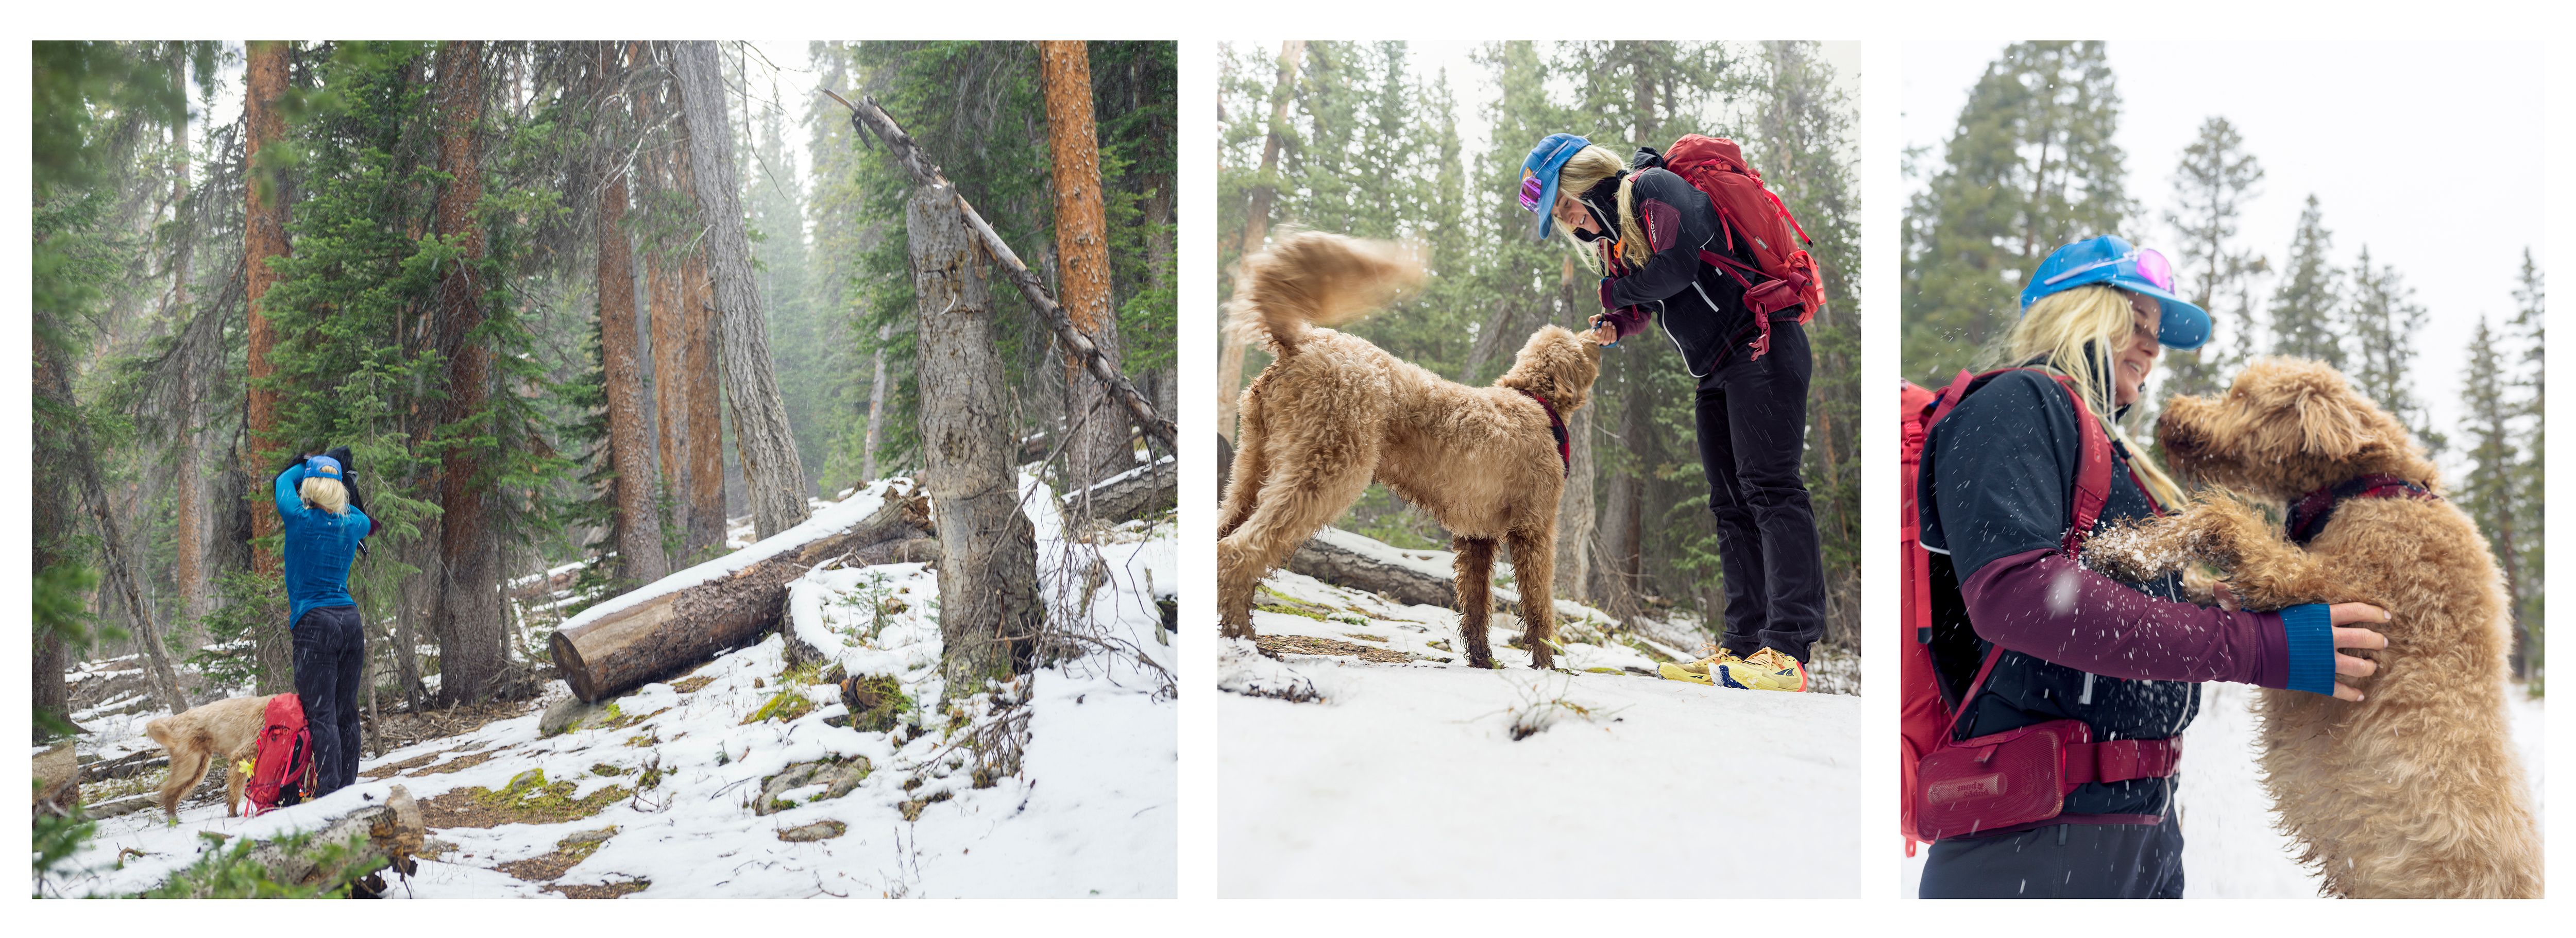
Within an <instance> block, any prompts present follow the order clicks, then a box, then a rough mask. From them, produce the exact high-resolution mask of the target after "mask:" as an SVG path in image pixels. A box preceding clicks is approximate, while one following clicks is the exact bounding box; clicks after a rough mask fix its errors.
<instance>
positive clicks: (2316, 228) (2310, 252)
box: [2271, 194, 2344, 368]
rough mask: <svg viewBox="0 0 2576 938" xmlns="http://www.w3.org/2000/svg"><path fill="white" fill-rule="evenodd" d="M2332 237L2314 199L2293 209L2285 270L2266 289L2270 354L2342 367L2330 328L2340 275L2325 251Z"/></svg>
mask: <svg viewBox="0 0 2576 938" xmlns="http://www.w3.org/2000/svg"><path fill="white" fill-rule="evenodd" d="M2333 248H2334V235H2333V233H2331V232H2328V231H2327V230H2326V227H2325V221H2324V216H2323V213H2322V212H2321V211H2320V210H2319V208H2318V206H2317V197H2316V196H2315V195H2314V194H2310V195H2309V196H2308V204H2307V207H2306V208H2305V209H2302V210H2300V212H2299V228H2298V231H2297V232H2296V233H2295V234H2292V235H2291V236H2290V253H2289V262H2288V263H2289V270H2288V271H2287V272H2286V274H2285V275H2284V276H2283V277H2282V278H2281V283H2280V286H2278V287H2276V288H2274V289H2273V291H2272V307H2271V319H2272V354H2274V355H2289V356H2294V357H2297V358H2305V359H2311V360H2314V361H2320V362H2324V363H2326V364H2328V365H2332V366H2334V367H2336V368H2341V367H2343V363H2344V355H2343V342H2342V340H2341V338H2340V333H2339V331H2338V330H2337V329H2336V321H2337V320H2338V319H2339V318H2341V317H2340V313H2339V309H2340V304H2341V302H2342V296H2341V293H2342V284H2341V282H2340V281H2341V279H2342V273H2341V272H2340V271H2337V270H2335V268H2334V265H2333V262H2332V261H2330V260H2328V259H2327V257H2326V254H2327V252H2328V251H2331V250H2333Z"/></svg>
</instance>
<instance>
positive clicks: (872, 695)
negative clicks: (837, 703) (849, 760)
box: [841, 674, 914, 733]
mask: <svg viewBox="0 0 2576 938" xmlns="http://www.w3.org/2000/svg"><path fill="white" fill-rule="evenodd" d="M841 698H842V702H843V703H846V704H848V705H849V707H850V728H851V729H854V730H858V731H859V732H862V733H883V732H887V731H889V730H892V729H894V728H895V726H896V725H897V724H900V723H902V722H903V715H904V714H906V713H910V712H912V709H913V706H914V705H913V701H912V698H910V697H907V696H904V693H903V682H902V681H900V680H897V679H896V678H895V676H894V675H891V674H875V675H866V676H862V677H859V678H856V679H853V680H851V681H849V682H847V683H844V684H842V685H841Z"/></svg>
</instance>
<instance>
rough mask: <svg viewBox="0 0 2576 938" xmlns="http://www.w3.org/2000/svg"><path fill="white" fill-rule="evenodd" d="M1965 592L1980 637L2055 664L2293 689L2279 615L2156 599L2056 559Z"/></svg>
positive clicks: (2000, 562) (2039, 555) (2023, 558)
mask: <svg viewBox="0 0 2576 938" xmlns="http://www.w3.org/2000/svg"><path fill="white" fill-rule="evenodd" d="M1959 592H1960V595H1961V596H1962V597H1963V598H1965V599H1966V600H1967V603H1968V621H1969V622H1971V623H1973V624H1974V625H1975V626H1976V629H1977V634H1978V635H1979V636H1980V637H1983V638H1984V639H1985V640H1987V641H1990V642H1993V643H1995V644H1997V645H2000V646H2002V647H2004V648H2007V649H2011V650H2013V651H2018V652H2021V653H2023V654H2026V655H2034V656H2037V657H2039V658H2041V659H2043V660H2046V661H2049V662H2053V663H2056V664H2062V665H2066V666H2068V667H2071V668H2078V669H2081V670H2085V671H2090V672H2092V673H2095V674H2101V675H2105V676H2109V677H2116V678H2125V679H2129V680H2153V681H2233V682H2236V683H2240V684H2255V685H2259V686H2263V687H2288V686H2289V681H2290V648H2289V641H2288V639H2287V637H2286V636H2285V634H2284V632H2283V630H2282V627H2281V615H2280V614H2279V613H2275V612H2230V611H2228V610H2225V609H2212V608H2208V607H2204V606H2195V605H2192V604H2190V603H2182V602H2174V601H2172V600H2165V599H2157V598H2154V597H2152V596H2148V595H2147V594H2145V593H2141V592H2138V591H2137V590H2133V589H2130V588H2128V587H2126V586H2122V585H2120V583H2119V582H2117V581H2115V580H2112V579H2111V578H2110V577H2106V576H2103V575H2102V574H2100V573H2096V572H2094V571H2092V570H2089V569H2086V568H2085V567H2084V566H2083V565H2082V564H2079V563H2076V562H2075V561H2073V560H2070V559H2068V558H2067V557H2066V556H2065V555H2064V554H2060V553H2058V552H2057V551H2054V550H2034V551H2029V552H2027V553H2020V554H2014V555H2012V556H2009V557H2001V558H1997V559H1995V560H1992V561H1989V562H1987V563H1986V565H1985V566H1983V567H1980V568H1978V570H1977V572H1976V574H1975V575H1973V576H1970V577H1969V578H1968V582H1966V583H1963V584H1960V587H1959Z"/></svg>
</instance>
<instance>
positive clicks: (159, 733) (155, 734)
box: [143, 717, 170, 749]
mask: <svg viewBox="0 0 2576 938" xmlns="http://www.w3.org/2000/svg"><path fill="white" fill-rule="evenodd" d="M143 735H145V736H149V737H151V738H152V741H153V742H155V743H158V744H160V746H161V748H163V749H168V748H170V718H169V717H154V718H152V722H150V723H146V724H143Z"/></svg>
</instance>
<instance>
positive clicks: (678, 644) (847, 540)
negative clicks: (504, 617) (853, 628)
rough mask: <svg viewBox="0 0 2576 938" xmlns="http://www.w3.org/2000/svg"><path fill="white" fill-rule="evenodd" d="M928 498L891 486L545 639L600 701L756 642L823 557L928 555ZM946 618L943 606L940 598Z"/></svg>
mask: <svg viewBox="0 0 2576 938" xmlns="http://www.w3.org/2000/svg"><path fill="white" fill-rule="evenodd" d="M930 525H931V521H930V506H929V503H928V502H926V501H925V500H923V499H922V498H921V497H920V496H918V495H914V494H910V493H889V494H888V496H887V498H886V502H885V505H884V507H882V508H879V509H878V510H877V511H876V512H875V513H874V514H871V515H869V516H868V517H867V518H866V519H865V520H862V521H860V522H858V523H857V524H853V525H851V526H849V527H847V528H843V529H841V530H839V531H829V532H818V534H817V536H816V537H815V538H814V539H813V540H810V541H807V542H805V543H803V544H802V545H799V546H797V547H795V548H794V549H792V550H784V551H781V552H780V553H778V554H776V555H774V556H772V557H770V558H768V559H766V560H762V561H760V562H758V563H754V564H751V565H750V566H747V567H744V568H742V569H741V570H738V571H735V572H734V573H733V574H732V575H730V576H725V577H722V578H719V579H715V580H711V581H708V582H705V583H701V584H698V585H696V586H691V587H688V588H686V589H679V590H673V591H671V592H668V593H663V594H661V595H658V596H655V597H653V598H652V599H649V600H646V601H644V602H641V603H638V604H636V605H633V606H629V607H626V608H624V609H620V610H617V611H615V612H612V613H609V614H607V615H605V616H601V617H599V618H596V619H592V620H590V621H586V622H585V621H581V618H582V617H576V619H575V621H576V622H577V623H578V624H576V625H574V626H572V627H570V628H566V629H564V630H562V631H559V632H556V633H555V634H554V637H553V638H551V639H549V640H548V641H547V646H548V648H549V649H550V650H551V651H552V652H553V655H554V662H555V668H556V670H557V671H559V672H561V673H562V674H563V678H564V683H566V684H568V685H571V687H572V692H573V696H576V697H579V698H581V699H582V700H584V701H590V702H597V701H600V700H604V699H606V698H609V697H614V696H616V695H618V694H622V693H625V692H627V691H629V690H633V689H635V688H637V687H641V686H643V685H644V684H646V683H649V682H651V681H653V680H654V679H656V678H659V677H661V676H663V675H667V674H670V673H672V672H674V671H677V670H680V669H682V668H686V667H689V666H691V665H695V664H697V663H699V662H702V661H705V660H707V659H709V658H712V657H715V656H716V655H718V654H721V653H723V652H724V651H726V650H728V649H731V648H737V647H740V646H743V645H748V644H751V643H752V642H755V641H758V640H759V639H760V636H761V635H762V634H764V633H766V632H768V631H769V630H770V629H771V628H774V627H776V626H777V625H778V624H779V621H780V619H779V617H780V615H781V613H782V612H783V611H784V610H785V609H786V603H787V583H788V581H790V580H794V579H796V578H797V577H801V576H804V575H805V573H806V571H808V570H811V569H813V568H814V567H815V566H816V565H818V564H821V563H824V562H825V561H830V560H835V559H842V560H845V562H848V563H852V564H858V565H866V564H875V563H898V562H907V561H922V560H928V559H931V558H932V557H933V556H935V552H934V551H933V550H932V549H931V545H932V543H933V542H932V541H930V540H929V538H930V537H931V536H932V535H931V532H930ZM944 575H945V574H944V573H943V576H944ZM942 609H943V618H944V617H945V616H946V615H948V614H951V613H948V612H946V610H947V606H946V604H945V601H944V600H943V603H942Z"/></svg>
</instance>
